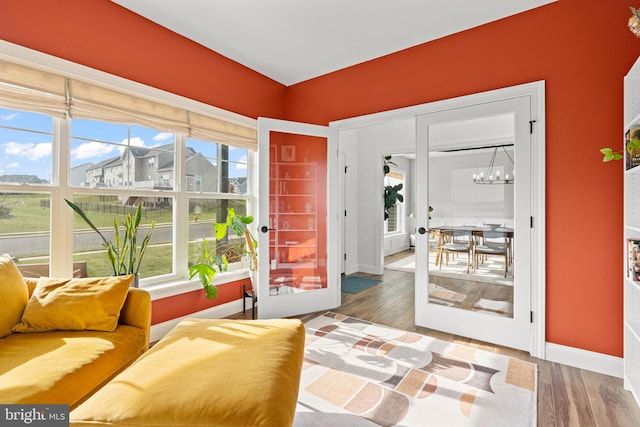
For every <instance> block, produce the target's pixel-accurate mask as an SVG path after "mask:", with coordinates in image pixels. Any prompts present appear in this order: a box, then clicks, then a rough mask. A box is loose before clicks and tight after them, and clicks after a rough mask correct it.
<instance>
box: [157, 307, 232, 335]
mask: <svg viewBox="0 0 640 427" xmlns="http://www.w3.org/2000/svg"><path fill="white" fill-rule="evenodd" d="M241 311H242V299H237V300H234V301H230V302H228V303H226V304H221V305H217V306H215V307H211V308H208V309H206V310H202V311H197V312H195V313H191V314H189V315H186V316H182V317H177V318H175V319H171V320H167V321H166V322H162V323H156V324H155V325H151V333H150V335H151V337H150V341H151V342H156V341H158V340H159V339H161V338H162V337H164V336H165V335H166V334H167V333H168V332H169V331H170V330H172V329H173V328H174V327H175V326H176V325H177V324H178V323H179V322H180V321H181V320H183V319H187V318H194V317H195V318H198V319H221V318H223V317H227V316H231V315H232V314H236V313H239V312H241Z"/></svg>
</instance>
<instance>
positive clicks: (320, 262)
mask: <svg viewBox="0 0 640 427" xmlns="http://www.w3.org/2000/svg"><path fill="white" fill-rule="evenodd" d="M270 152H271V153H272V162H271V165H270V167H269V260H270V270H269V295H281V294H287V293H298V292H305V291H313V290H317V289H323V288H326V287H327V278H326V265H327V250H326V238H325V236H326V217H327V207H326V203H325V198H323V197H322V196H323V195H325V194H326V167H325V165H326V160H327V159H326V157H327V154H326V152H327V145H326V139H325V138H316V137H304V138H302V137H300V136H296V137H293V136H292V135H286V134H282V133H279V132H272V133H271V151H270Z"/></svg>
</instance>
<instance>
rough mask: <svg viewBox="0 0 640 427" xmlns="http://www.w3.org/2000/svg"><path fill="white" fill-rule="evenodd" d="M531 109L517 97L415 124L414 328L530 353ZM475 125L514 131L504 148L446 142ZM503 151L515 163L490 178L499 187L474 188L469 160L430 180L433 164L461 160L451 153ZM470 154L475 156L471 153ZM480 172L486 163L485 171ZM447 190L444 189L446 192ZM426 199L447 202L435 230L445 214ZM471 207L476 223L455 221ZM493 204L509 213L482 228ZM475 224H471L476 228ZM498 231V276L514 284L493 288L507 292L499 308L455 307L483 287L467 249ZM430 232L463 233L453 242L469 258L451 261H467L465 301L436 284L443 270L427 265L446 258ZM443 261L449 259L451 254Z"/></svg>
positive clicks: (482, 304) (484, 303)
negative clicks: (459, 210)
mask: <svg viewBox="0 0 640 427" xmlns="http://www.w3.org/2000/svg"><path fill="white" fill-rule="evenodd" d="M530 104H531V99H530V97H529V96H520V97H514V98H509V99H504V100H499V101H493V102H489V103H483V104H478V105H471V106H464V107H458V108H452V109H447V110H443V111H436V112H432V113H428V114H424V115H419V116H418V117H417V120H416V124H417V143H416V171H417V172H416V178H417V188H418V189H419V191H417V195H416V207H417V209H416V213H417V227H416V228H417V229H418V234H417V235H416V259H417V260H422V261H418V262H416V276H415V280H416V324H417V325H420V326H424V327H428V328H432V329H436V330H440V331H445V332H449V333H453V334H456V335H462V336H465V337H470V338H474V339H478V340H483V341H488V342H492V343H496V344H500V345H505V346H508V347H512V348H518V349H522V350H526V351H531V348H532V334H531V331H532V329H531V320H530V313H531V262H530V260H531V225H530V219H531V217H532V216H531V215H532V214H531V183H530V176H531V157H532V155H531V138H530V127H531V118H530V117H531V106H530ZM480 118H489V119H494V121H495V122H501V121H506V122H507V123H509V124H510V127H511V129H512V132H511V135H510V136H509V137H507V138H506V139H505V140H502V141H480V142H478V141H475V142H474V135H466V136H465V137H463V138H459V139H458V140H457V142H456V143H452V142H451V138H448V137H446V136H450V134H451V133H452V132H454V131H455V129H456V126H458V128H460V127H463V126H462V125H463V124H468V123H470V121H474V120H478V119H480ZM448 144H449V145H448ZM456 144H457V145H456ZM487 147H490V148H487ZM505 147H508V149H509V150H510V153H511V154H510V155H509V154H507V156H509V158H510V160H512V161H513V162H514V163H513V166H511V165H510V167H508V168H507V167H506V166H502V171H501V174H502V175H501V176H500V175H498V176H497V178H498V179H497V180H496V175H493V176H492V179H494V180H496V181H497V182H495V183H494V184H487V185H475V184H476V182H475V181H477V180H479V178H474V177H473V173H472V172H474V171H473V170H472V168H470V167H469V164H470V162H469V161H468V160H467V162H466V163H463V162H461V163H460V164H459V165H456V166H449V167H448V168H446V169H445V168H441V170H446V176H439V177H438V176H434V175H433V173H430V170H431V169H433V170H436V169H437V167H439V166H440V165H439V164H438V163H437V162H443V161H444V160H443V158H444V157H445V156H451V154H452V153H451V152H452V151H459V152H460V153H456V154H459V156H458V157H459V158H463V157H464V158H465V159H471V158H472V157H474V156H475V157H479V156H481V155H482V154H481V153H482V150H484V151H485V152H486V151H491V150H492V149H494V148H495V149H496V150H498V148H500V150H501V151H502V150H504V151H505V153H506V148H505ZM472 150H477V151H473V152H472ZM511 156H513V157H511ZM494 157H495V155H494ZM446 158H447V159H449V158H450V157H446ZM447 161H451V160H447ZM487 163H489V162H487ZM490 163H491V165H493V163H494V159H491V160H490ZM506 164H508V163H506ZM486 166H487V164H486V163H485V164H484V167H486ZM512 168H513V170H512ZM478 172H480V168H478ZM514 172H515V178H514V176H513V173H514ZM494 173H495V172H494ZM507 174H510V175H511V178H510V179H509V177H508V176H506V177H505V175H507ZM505 178H506V179H505ZM483 179H486V180H488V179H489V176H486V177H484V174H483ZM482 184H485V183H482ZM445 185H448V186H449V187H447V188H444V187H445ZM431 192H433V193H434V197H433V199H434V200H435V194H436V193H438V194H439V195H441V197H446V198H448V199H447V200H448V201H449V202H450V203H449V204H448V205H447V209H448V212H446V213H445V214H446V220H442V221H441V223H439V224H437V226H436V224H435V219H436V214H438V213H441V212H442V210H444V208H443V206H438V205H434V204H433V203H431V201H430V197H429V194H430V193H431ZM482 197H486V199H482ZM471 200H474V201H475V202H476V203H477V204H476V206H479V207H480V208H479V210H480V212H479V213H478V217H477V218H474V215H466V216H467V218H457V217H456V215H455V214H456V212H455V207H456V206H457V207H464V206H465V205H466V206H470V202H471ZM500 203H501V205H500ZM497 205H500V206H501V208H500V209H502V211H501V212H506V213H507V214H506V215H504V217H503V218H501V221H500V222H501V224H485V223H483V222H482V221H483V218H482V210H483V209H485V208H486V210H487V212H490V211H491V209H492V206H497ZM430 206H432V207H433V209H434V211H433V213H432V216H433V219H432V220H430V219H429V207H430ZM439 209H440V211H439ZM493 213H495V212H493ZM488 216H491V215H488ZM494 216H495V215H494ZM431 221H433V222H434V225H433V230H430V228H431V227H430V225H431V224H430V222H431ZM473 221H476V222H477V224H476V223H474V222H473ZM447 222H449V224H447ZM487 222H492V221H487ZM496 225H499V226H500V227H501V228H499V229H498V230H503V231H502V233H503V235H504V237H505V239H508V240H505V241H504V242H505V244H508V245H509V249H508V255H507V256H504V263H505V267H507V268H506V269H505V273H504V274H505V278H507V276H508V275H510V277H509V278H510V279H512V280H511V281H510V283H506V281H505V283H503V284H500V285H496V286H495V287H496V288H499V287H500V286H505V287H506V286H510V289H507V288H505V289H504V291H506V293H507V295H508V297H506V298H503V300H502V301H498V299H497V298H486V299H484V300H483V299H482V298H479V299H478V300H477V301H473V303H470V304H467V305H466V306H465V305H464V304H457V303H456V299H457V301H463V302H464V299H465V298H468V295H470V294H471V293H473V292H476V291H477V289H479V288H480V287H481V286H483V284H482V283H480V282H474V281H473V280H475V278H474V277H473V276H474V274H473V273H477V271H479V268H478V267H479V262H480V261H479V260H480V259H482V258H480V257H478V256H477V253H475V252H474V250H473V245H474V244H476V243H475V242H477V241H479V240H478V239H481V238H482V233H483V232H484V233H485V235H487V234H489V233H488V232H486V230H487V227H494V229H493V230H491V231H492V233H493V234H495V233H496V232H495V226H496ZM436 228H437V229H438V230H437V231H438V232H442V233H443V232H444V231H452V229H456V228H457V229H458V231H459V232H460V231H464V232H465V233H467V236H468V237H467V238H468V240H467V241H466V242H462V241H461V242H458V243H459V244H458V246H457V247H458V248H461V247H463V246H464V245H466V244H467V242H468V253H467V254H464V255H462V254H460V253H458V254H455V255H454V254H452V255H451V256H452V259H453V257H454V256H458V259H460V258H462V257H465V258H464V259H465V260H466V259H467V258H466V257H468V259H469V260H468V261H467V262H468V264H467V270H468V271H467V273H469V274H468V277H469V278H470V279H469V281H468V282H465V286H467V288H466V289H467V290H468V291H469V292H468V293H466V294H464V293H462V292H456V290H453V289H454V288H447V286H446V284H444V285H443V283H445V280H443V279H442V273H441V269H442V264H440V263H439V264H438V265H437V266H436V265H435V264H430V262H429V261H428V260H429V259H430V255H431V257H432V258H435V257H434V254H433V253H431V254H430V251H431V252H434V250H435V251H437V253H436V255H435V256H436V257H438V258H437V259H438V261H439V260H440V259H442V258H440V257H444V256H445V251H443V250H442V249H441V248H442V240H439V243H438V244H437V246H436V244H434V238H433V236H434V230H436ZM460 234H463V233H460ZM430 235H431V242H430ZM451 247H452V248H453V247H454V246H451ZM505 253H506V252H505ZM446 256H447V259H448V256H449V254H446ZM431 270H433V271H431ZM438 273H439V274H440V275H438ZM474 283H477V288H476V289H473V287H474ZM498 303H499V304H500V305H499V306H498ZM492 310H493V312H492ZM505 313H506V314H505Z"/></svg>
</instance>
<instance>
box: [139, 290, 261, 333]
mask: <svg viewBox="0 0 640 427" xmlns="http://www.w3.org/2000/svg"><path fill="white" fill-rule="evenodd" d="M242 285H246V286H247V290H251V280H249V279H248V278H247V279H244V280H237V281H235V282H230V283H225V284H224V285H221V286H218V296H217V297H216V298H215V299H214V300H208V299H207V296H206V294H205V293H204V291H203V290H202V289H199V290H196V291H191V292H186V293H184V294H180V295H175V296H171V297H167V298H162V299H157V300H154V301H153V302H152V310H151V324H152V325H155V324H157V323H162V322H166V321H168V320H171V319H176V318H178V317H182V316H187V315H189V314H191V313H196V312H198V311H202V310H206V309H208V308H210V307H215V306H218V305H221V304H226V303H228V302H231V301H236V300H238V299H240V298H242V290H243V289H242ZM246 304H247V306H246V307H247V310H251V300H250V299H247V300H246Z"/></svg>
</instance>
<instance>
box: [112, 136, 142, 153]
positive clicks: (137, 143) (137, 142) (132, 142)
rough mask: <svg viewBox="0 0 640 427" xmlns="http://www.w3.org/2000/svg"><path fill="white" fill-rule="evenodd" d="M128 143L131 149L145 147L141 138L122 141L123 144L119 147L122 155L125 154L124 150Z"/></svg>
mask: <svg viewBox="0 0 640 427" xmlns="http://www.w3.org/2000/svg"><path fill="white" fill-rule="evenodd" d="M127 143H128V144H129V146H131V147H144V146H145V145H144V140H143V139H142V138H140V137H139V136H134V137H133V138H129V139H127V138H125V139H123V140H122V142H120V144H122V145H121V146H119V147H118V151H120V154H122V153H124V150H125V149H126V148H127Z"/></svg>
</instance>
